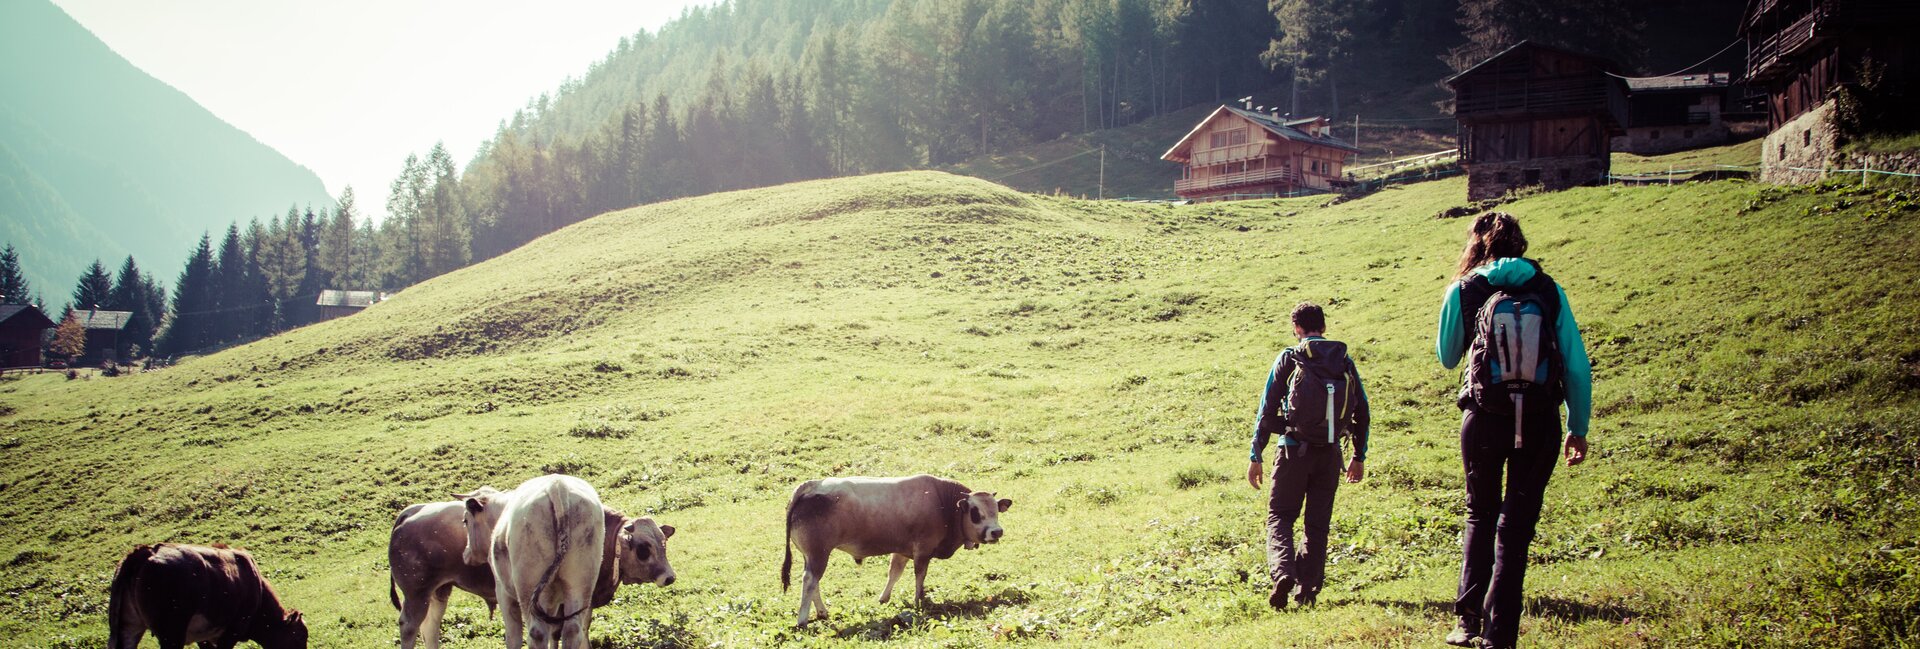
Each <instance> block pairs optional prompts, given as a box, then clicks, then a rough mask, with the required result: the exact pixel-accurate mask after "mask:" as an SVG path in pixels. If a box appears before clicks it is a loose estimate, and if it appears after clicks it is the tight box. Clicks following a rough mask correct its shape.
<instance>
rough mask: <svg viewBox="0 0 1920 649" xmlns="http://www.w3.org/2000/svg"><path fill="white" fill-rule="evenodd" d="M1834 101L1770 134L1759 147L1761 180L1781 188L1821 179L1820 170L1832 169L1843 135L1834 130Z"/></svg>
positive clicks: (1829, 101) (1796, 118)
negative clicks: (1797, 168) (1781, 186)
mask: <svg viewBox="0 0 1920 649" xmlns="http://www.w3.org/2000/svg"><path fill="white" fill-rule="evenodd" d="M1832 116H1833V101H1832V100H1828V101H1827V102H1826V103H1824V104H1820V107H1819V108H1815V109H1813V110H1810V111H1807V112H1806V113H1804V114H1802V115H1800V116H1799V117H1795V118H1793V120H1792V121H1789V122H1787V123H1786V124H1782V125H1781V126H1780V128H1776V129H1773V132H1772V133H1769V134H1767V139H1766V141H1765V142H1762V143H1761V145H1760V180H1761V181H1763V182H1769V183H1774V184H1779V185H1789V184H1803V183H1811V182H1816V181H1819V180H1820V177H1821V176H1822V175H1824V174H1823V173H1822V172H1819V171H1798V170H1795V169H1791V168H1790V167H1799V168H1801V169H1825V168H1828V167H1831V166H1833V162H1834V153H1836V152H1837V151H1838V150H1839V142H1840V136H1839V133H1837V132H1835V131H1834V128H1833V120H1832V119H1831V118H1832Z"/></svg>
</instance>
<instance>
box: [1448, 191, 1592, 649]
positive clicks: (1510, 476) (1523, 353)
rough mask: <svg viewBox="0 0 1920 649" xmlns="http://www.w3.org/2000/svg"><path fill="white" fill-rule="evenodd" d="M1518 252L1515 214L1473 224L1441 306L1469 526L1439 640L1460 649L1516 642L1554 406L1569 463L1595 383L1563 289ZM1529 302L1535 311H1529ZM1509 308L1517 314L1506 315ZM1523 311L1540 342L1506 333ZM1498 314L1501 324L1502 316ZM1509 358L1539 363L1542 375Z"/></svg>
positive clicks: (1522, 242) (1556, 435)
mask: <svg viewBox="0 0 1920 649" xmlns="http://www.w3.org/2000/svg"><path fill="white" fill-rule="evenodd" d="M1526 252H1527V240H1526V237H1524V236H1522V235H1521V234H1520V223H1519V221H1517V220H1515V219H1514V217H1513V216H1512V215H1510V214H1505V213H1501V212H1489V213H1487V214H1483V215H1481V216H1480V217H1479V218H1477V219H1474V221H1473V226H1472V230H1471V232H1470V234H1469V236H1468V240H1467V248H1466V251H1465V252H1464V253H1462V254H1461V256H1460V266H1459V269H1458V272H1457V274H1456V276H1455V278H1454V282H1453V283H1452V284H1449V285H1448V286H1447V290H1446V294H1445V296H1444V299H1443V303H1442V305H1441V307H1440V331H1439V342H1438V344H1437V345H1436V351H1437V352H1438V353H1439V356H1440V364H1442V365H1445V366H1446V367H1447V368H1448V369H1452V368H1454V367H1455V366H1457V365H1459V364H1460V361H1461V360H1462V359H1465V360H1467V361H1468V364H1467V369H1466V372H1465V379H1464V381H1463V382H1462V386H1461V390H1460V395H1459V397H1458V399H1456V405H1458V406H1459V407H1460V409H1461V410H1462V411H1463V415H1462V417H1461V422H1460V454H1461V457H1462V460H1463V464H1464V466H1465V468H1466V473H1467V524H1466V532H1465V536H1464V538H1463V539H1462V542H1461V546H1462V554H1463V555H1464V561H1463V566H1462V567H1461V569H1460V589H1459V592H1458V597H1457V598H1456V599H1455V600H1454V604H1453V611H1454V614H1455V615H1456V616H1457V617H1458V619H1457V622H1456V624H1455V625H1454V629H1453V631H1452V632H1451V633H1449V634H1448V635H1447V637H1446V642H1447V644H1450V645H1454V646H1459V647H1512V646H1514V645H1515V643H1516V642H1517V640H1518V637H1519V629H1520V605H1521V583H1522V581H1524V580H1525V579H1526V574H1527V546H1528V545H1530V544H1532V543H1533V532H1534V525H1535V524H1536V523H1537V522H1539V519H1540V505H1541V501H1542V499H1543V497H1544V496H1545V491H1546V488H1547V479H1548V478H1550V477H1552V475H1553V466H1554V463H1555V461H1556V460H1558V459H1559V458H1556V457H1555V455H1556V454H1557V453H1559V452H1560V451H1561V449H1562V447H1561V443H1560V407H1561V405H1562V404H1564V405H1565V406H1566V412H1567V428H1568V429H1569V431H1570V432H1571V436H1569V437H1567V439H1566V445H1565V460H1566V463H1567V466H1574V465H1576V464H1579V463H1581V462H1582V461H1584V460H1585V459H1586V456H1587V423H1588V421H1589V419H1590V418H1591V415H1592V408H1593V377H1592V369H1591V367H1590V365H1589V364H1588V360H1587V350H1586V346H1585V344H1584V343H1583V342H1582V341H1581V340H1580V328H1579V325H1578V324H1577V323H1575V322H1574V319H1573V308H1572V307H1571V306H1570V305H1569V304H1568V303H1567V294H1566V292H1565V291H1563V290H1561V289H1560V287H1559V285H1558V284H1555V283H1554V282H1553V280H1552V278H1550V277H1548V276H1547V275H1546V273H1545V271H1544V270H1542V269H1541V268H1540V266H1539V264H1538V263H1535V262H1534V261H1533V260H1530V259H1526V258H1525V257H1524V255H1525V254H1526ZM1496 298H1498V299H1496ZM1530 298H1538V299H1530ZM1529 306H1532V307H1537V308H1538V311H1537V312H1530V311H1527V309H1528V307H1529ZM1508 307H1511V308H1513V309H1516V310H1514V311H1511V312H1502V309H1504V308H1508ZM1527 313H1531V314H1532V315H1533V317H1535V322H1534V323H1532V324H1534V325H1538V333H1539V335H1538V336H1537V337H1536V338H1531V339H1530V338H1527V336H1528V335H1530V334H1529V333H1528V332H1527V331H1526V329H1527V328H1526V327H1515V328H1513V329H1511V330H1510V329H1509V328H1508V325H1513V324H1516V323H1517V322H1518V318H1515V317H1513V316H1515V315H1516V314H1518V315H1521V316H1522V317H1525V315H1526V314H1527ZM1502 315H1505V316H1507V318H1506V319H1505V320H1500V319H1499V318H1500V317H1501V316H1502ZM1483 323H1499V324H1483ZM1548 323H1551V324H1550V325H1549V324H1548ZM1483 329H1486V330H1487V331H1483ZM1512 331H1521V332H1522V333H1521V334H1519V336H1518V340H1515V339H1514V338H1510V337H1509V334H1511V332H1512ZM1527 340H1534V341H1536V349H1524V347H1525V344H1526V341H1527ZM1515 350H1520V351H1519V352H1518V353H1516V351H1515ZM1514 358H1528V359H1534V358H1537V359H1538V360H1537V365H1534V367H1535V368H1538V369H1537V370H1532V368H1529V367H1528V365H1529V364H1528V363H1524V362H1515V361H1513V360H1512V359H1514ZM1503 361H1505V363H1504V364H1505V365H1507V366H1509V367H1508V368H1507V369H1506V370H1505V371H1506V372H1507V374H1501V372H1502V370H1501V366H1502V364H1503ZM1515 366H1517V368H1518V369H1516V367H1515ZM1527 370H1532V371H1534V376H1533V377H1532V379H1528V378H1527V377H1517V378H1508V379H1507V380H1504V381H1503V380H1502V379H1501V377H1513V376H1514V374H1515V373H1516V372H1522V373H1523V371H1527ZM1496 375H1499V376H1496ZM1509 381H1511V382H1509ZM1535 383H1537V384H1538V385H1535ZM1514 386H1522V387H1514ZM1516 395H1517V396H1516ZM1529 396H1531V397H1533V399H1532V400H1531V401H1529V400H1527V397H1529ZM1502 397H1505V398H1506V399H1511V402H1510V403H1509V402H1508V401H1506V400H1504V399H1503V398H1502ZM1503 475H1504V476H1505V478H1506V484H1505V488H1504V492H1503V490H1502V484H1501V477H1502V476H1503Z"/></svg>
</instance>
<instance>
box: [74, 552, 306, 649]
mask: <svg viewBox="0 0 1920 649" xmlns="http://www.w3.org/2000/svg"><path fill="white" fill-rule="evenodd" d="M147 631H153V637H154V639H155V640H158V641H159V642H160V649H182V648H183V647H185V646H187V643H190V642H198V643H200V647H201V649H231V648H232V647H233V646H234V645H237V644H240V643H241V642H243V641H247V640H252V641H254V642H257V643H260V647H261V649H306V646H307V624H306V622H305V621H303V620H302V619H301V617H300V612H299V611H295V610H293V609H290V608H287V607H285V606H283V605H282V604H281V603H280V596H279V595H277V594H275V593H274V592H273V586H272V585H270V584H268V583H267V579H266V577H262V576H261V575H260V567H259V566H258V565H255V564H254V562H253V555H251V554H247V551H246V550H237V549H234V548H229V547H227V546H224V545H214V546H212V547H208V546H204V545H181V544H177V543H156V544H154V545H142V546H140V547H137V548H134V549H133V551H132V552H128V553H127V558H125V559H121V560H120V568H119V569H118V570H117V571H115V573H114V575H113V586H112V587H111V588H110V589H109V590H108V602H107V647H108V648H109V649H135V648H136V647H138V646H139V645H140V638H141V636H144V635H146V633H147Z"/></svg>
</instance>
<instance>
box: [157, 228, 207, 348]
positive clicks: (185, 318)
mask: <svg viewBox="0 0 1920 649" xmlns="http://www.w3.org/2000/svg"><path fill="white" fill-rule="evenodd" d="M214 273H215V270H214V262H213V240H212V238H211V237H210V236H208V235H206V234H204V233H203V234H201V235H200V243H199V245H197V246H195V247H194V249H193V252H192V253H190V254H188V255H187V263H186V267H185V268H182V269H181V270H180V277H179V278H178V279H176V280H175V281H174V283H173V304H172V307H171V315H170V317H169V318H168V323H167V327H166V329H165V330H164V331H163V332H162V333H161V335H160V339H159V340H158V341H156V343H157V347H156V348H157V349H158V350H159V351H161V352H162V353H166V354H178V353H181V352H186V351H192V350H195V349H200V348H202V347H205V346H207V345H209V344H212V343H213V342H214V341H215V336H214V332H215V329H214V323H215V322H217V320H216V318H217V317H218V314H216V313H214V307H216V306H217V305H218V304H219V300H218V298H217V288H216V286H215V284H214Z"/></svg>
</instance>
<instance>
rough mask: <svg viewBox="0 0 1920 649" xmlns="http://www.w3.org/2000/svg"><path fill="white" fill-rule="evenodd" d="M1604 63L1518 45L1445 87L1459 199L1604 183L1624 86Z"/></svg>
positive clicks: (1621, 122)
mask: <svg viewBox="0 0 1920 649" xmlns="http://www.w3.org/2000/svg"><path fill="white" fill-rule="evenodd" d="M1612 68H1613V64H1612V63H1610V62H1608V61H1607V60H1606V59H1601V58H1598V57H1593V56H1587V55H1584V54H1578V53H1574V52H1569V51H1566V50H1562V49H1558V48H1552V47H1547V46H1544V45H1538V44H1534V43H1531V42H1526V41H1522V42H1521V43H1520V44H1518V45H1515V46H1513V47H1510V48H1507V49H1506V51H1503V52H1501V53H1499V54H1495V55H1493V57H1492V58H1489V59H1487V60H1485V61H1481V62H1480V63H1479V64H1478V65H1475V66H1473V67H1471V68H1468V69H1467V70H1466V71H1464V72H1461V73H1460V74H1457V75H1454V76H1453V78H1451V79H1448V80H1447V86H1448V87H1450V88H1452V89H1453V114H1454V118H1455V119H1457V120H1458V121H1459V123H1460V136H1459V137H1460V164H1461V167H1462V168H1464V169H1465V170H1466V172H1467V198H1468V199H1470V200H1481V199H1485V198H1493V197H1496V196H1500V195H1501V194H1505V193H1507V192H1509V191H1512V190H1515V189H1519V188H1521V187H1527V186H1532V185H1538V186H1541V187H1544V188H1546V189H1549V190H1559V189H1566V188H1568V187H1577V186H1580V185H1594V184H1602V183H1605V182H1606V181H1607V173H1608V171H1609V169H1610V167H1611V158H1612V155H1613V148H1612V145H1611V143H1612V139H1613V137H1614V136H1617V135H1622V134H1624V133H1625V130H1624V126H1625V125H1626V121H1627V120H1626V114H1627V92H1626V89H1627V88H1626V84H1625V83H1624V82H1623V81H1622V80H1621V79H1620V78H1618V77H1614V76H1611V75H1609V74H1608V73H1609V72H1611V71H1612Z"/></svg>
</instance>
